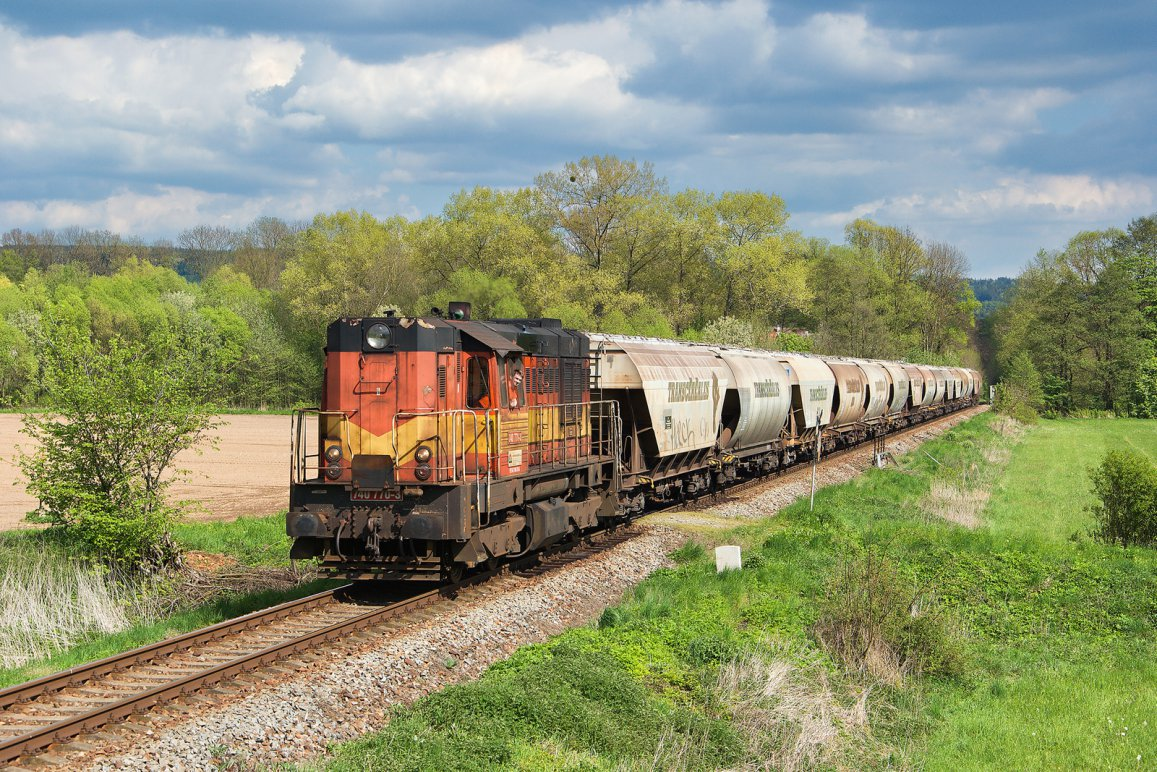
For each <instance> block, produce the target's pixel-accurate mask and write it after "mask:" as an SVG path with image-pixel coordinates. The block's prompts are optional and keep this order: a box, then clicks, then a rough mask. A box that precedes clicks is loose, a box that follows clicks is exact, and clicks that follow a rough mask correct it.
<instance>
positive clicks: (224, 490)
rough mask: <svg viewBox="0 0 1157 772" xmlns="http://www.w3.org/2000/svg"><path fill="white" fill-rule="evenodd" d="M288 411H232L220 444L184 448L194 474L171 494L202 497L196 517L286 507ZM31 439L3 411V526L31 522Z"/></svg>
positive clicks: (186, 465) (181, 460)
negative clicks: (20, 460) (22, 464)
mask: <svg viewBox="0 0 1157 772" xmlns="http://www.w3.org/2000/svg"><path fill="white" fill-rule="evenodd" d="M289 419H290V417H289V416H288V415H229V416H225V417H224V421H225V423H224V424H223V425H222V426H221V427H220V428H218V429H217V431H216V433H215V434H216V437H217V439H218V443H217V448H216V449H213V448H211V447H210V446H209V444H208V443H207V442H206V443H202V445H201V449H200V451H198V450H192V451H186V452H184V453H182V454H181V455H180V456H178V458H177V464H176V465H177V467H179V468H182V469H187V470H189V475H188V476H187V477H185V478H184V479H183V480H179V481H177V482H176V483H175V484H174V485H173V487H172V488H170V489H169V490H170V493H171V494H172V497H173V498H174V499H175V500H178V501H181V500H192V501H194V502H197V503H196V504H194V505H193V507H192V508H191V509H190V511H189V516H188V518H189V519H190V520H229V519H232V518H235V517H239V516H241V515H258V514H269V513H270V512H276V511H278V510H282V509H285V507H286V506H287V504H288V496H289ZM30 445H31V441H30V440H29V439H28V438H27V437H26V436H24V435H23V434H21V433H20V416H19V415H17V414H3V415H0V491H2V494H0V530H8V529H11V528H21V527H29V525H30V524H29V523H26V522H23V518H24V515H25V514H26V513H27V512H29V511H30V510H32V509H35V508H36V499H34V498H33V497H31V496H29V495H28V494H27V493H26V492H25V490H24V476H23V475H22V474H21V473H20V469H19V467H18V466H17V465H16V448H17V446H22V447H25V448H26V449H28V448H29V447H30Z"/></svg>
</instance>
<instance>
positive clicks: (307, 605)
mask: <svg viewBox="0 0 1157 772" xmlns="http://www.w3.org/2000/svg"><path fill="white" fill-rule="evenodd" d="M616 530H617V529H615V528H613V527H612V528H606V529H603V530H601V531H599V532H597V533H595V534H593V535H592V536H593V538H596V539H598V538H602V537H606V536H607V535H610V538H608V539H606V540H605V542H601V543H592V541H591V539H589V538H584V539H583V540H581V541H578V542H575V543H571V544H563V545H557V546H555V547H553V548H551V549H550V550H548V551H546V552H545V553H539V554H536V555H533V556H528V557H525V558H521V559H518V560H514V561H510V562H508V563H506V564H503V565H502V566H500V567H498V568H496V569H493V570H490V571H483V572H479V573H477V574H474V575H472V576H469V577H466V578H465V579H463V580H462V581H461V582H458V583H455V584H450V585H442V586H439V587H437V588H435V589H432V590H429V591H427V592H423V593H419V594H417V595H413V596H411V597H409V598H405V599H403V600H400V601H396V602H393V603H389V604H387V605H384V606H377V607H372V608H369V610H367V611H365V612H363V613H360V614H356V615H354V616H351V617H350V618H348V619H343V620H341V621H338V622H335V623H333V624H328V625H324V626H320V627H318V628H317V629H315V630H311V631H309V632H306V633H304V634H302V635H300V636H294V637H293V638H291V639H289V640H285V641H282V642H279V643H275V644H272V645H270V646H267V647H265V648H262V649H260V650H259V651H254V652H250V653H246V654H242V655H240V656H237V657H235V658H233V659H230V660H228V661H224V662H218V663H216V664H209V663H207V664H206V667H205V668H204V669H203V670H200V671H198V672H195V673H189V674H185V675H178V676H177V677H175V678H173V679H172V680H169V681H165V682H163V683H160V684H157V685H155V686H153V687H152V688H142V689H140V690H137V691H134V692H132V693H126V694H125V695H124V697H123V698H120V699H115V700H114V699H110V700H109V701H108V703H107V704H105V705H99V706H97V707H94V708H93V709H92V710H88V711H85V712H82V713H78V714H75V715H71V716H68V717H65V718H61V719H60V720H52V719H54V718H56V717H54V716H51V715H49V716H43V718H44V719H45V722H44V725H43V726H37V727H35V728H33V729H30V730H29V731H26V732H24V733H22V734H18V735H16V736H11V737H3V738H0V765H3V764H6V763H12V762H15V761H17V760H18V759H20V757H22V756H29V755H34V754H36V753H39V752H43V751H44V750H46V749H48V748H49V747H50V746H52V745H53V744H56V743H62V742H65V741H67V740H70V739H72V738H75V737H77V736H78V735H82V734H84V733H85V732H91V731H94V730H96V729H99V728H100V727H102V726H104V725H106V724H109V723H111V722H114V721H118V720H122V719H125V718H128V717H129V716H130V715H132V714H134V713H139V712H141V711H143V710H146V709H147V708H150V707H152V706H155V705H160V704H163V703H165V702H167V701H170V700H172V699H175V698H177V697H180V696H182V695H185V694H191V693H194V692H196V691H198V690H200V689H202V688H204V687H207V686H212V685H213V684H216V683H219V682H220V681H222V680H225V679H229V678H232V677H234V676H237V675H238V674H241V673H244V672H249V671H253V670H256V669H257V668H260V667H262V666H264V665H269V664H271V663H273V662H276V661H278V660H281V659H285V658H286V657H288V656H290V655H293V654H296V653H299V652H305V651H310V650H313V649H315V648H316V647H317V646H319V645H320V644H322V643H324V642H326V641H331V640H335V639H338V638H341V637H343V636H346V635H349V634H350V633H353V632H356V631H358V630H361V629H363V628H366V627H370V626H372V625H376V624H379V623H382V622H385V621H386V620H389V619H392V618H396V617H399V616H402V615H404V614H407V613H409V612H412V611H414V610H415V609H418V608H421V607H423V606H427V605H430V604H432V603H435V602H437V601H439V600H441V599H443V598H446V597H451V596H453V595H454V594H455V593H457V592H458V591H460V590H462V589H464V588H466V587H468V586H471V585H475V584H480V583H482V582H485V581H487V580H489V579H491V578H493V577H495V576H497V575H499V574H502V573H506V572H518V573H522V574H524V575H526V574H529V575H534V574H537V573H541V572H543V571H547V570H552V569H554V568H556V567H558V566H559V565H563V564H566V563H569V562H572V561H574V560H579V559H582V558H584V557H587V556H588V555H590V554H593V553H595V552H601V551H603V550H606V549H610V548H611V547H613V546H615V545H617V544H619V543H621V542H622V541H625V540H626V539H627V538H631V537H632V536H634V534H633V533H628V534H626V535H623V534H621V533H619V534H615V531H616ZM544 561H545V563H544ZM349 588H350V585H346V586H345V587H339V588H337V589H334V590H329V591H326V592H322V593H318V594H316V595H311V596H308V597H306V598H301V599H299V600H295V601H290V602H289V603H285V604H282V605H280V606H274V607H272V608H269V609H264V610H262V611H257V612H254V613H252V614H248V615H246V616H244V617H239V618H237V619H233V620H229V621H226V622H221V623H218V624H216V625H212V626H211V627H206V628H204V629H201V630H197V631H194V632H191V633H186V634H184V635H181V636H177V637H175V638H170V639H168V640H164V641H160V642H158V643H155V644H150V645H148V646H142V647H140V648H138V649H134V650H132V651H128V652H125V653H123V654H118V655H115V656H112V657H107V658H105V659H102V660H99V661H96V662H91V663H88V664H86V665H82V666H79V667H76V668H71V669H69V670H65V671H62V672H60V673H55V674H53V675H49V676H45V677H43V678H39V679H36V680H35V681H29V682H28V683H24V684H18V685H16V686H12V687H9V688H7V689H4V690H0V711H4V712H7V711H8V710H9V709H10V708H13V707H18V706H20V705H21V704H23V703H27V702H29V701H31V700H34V699H36V698H39V697H45V696H47V697H49V698H51V696H52V695H53V694H56V693H58V692H60V691H61V690H64V689H67V688H71V687H79V686H85V687H88V688H100V686H101V684H100V679H101V678H102V677H105V676H109V675H112V674H116V673H120V672H122V671H124V670H125V669H126V668H129V667H131V666H134V665H141V664H148V663H151V662H154V661H157V660H160V659H161V658H163V657H165V656H168V655H170V654H176V653H181V652H189V651H191V650H193V649H194V648H195V647H197V646H199V645H203V644H206V643H211V642H214V641H221V640H224V639H227V638H229V637H230V636H234V635H237V634H240V633H244V632H246V631H249V630H252V629H254V628H256V627H258V626H260V625H263V624H268V623H270V622H276V621H278V620H281V619H286V618H289V617H293V616H295V615H297V614H300V613H302V612H304V611H309V610H314V609H318V608H321V607H324V606H325V605H328V604H332V603H335V602H336V601H337V598H335V595H336V594H338V593H341V592H342V591H344V590H348V589H349ZM113 691H114V690H112V689H109V693H110V694H111V693H112V692H113ZM47 709H48V710H51V709H52V708H51V707H48V708H47ZM58 712H59V711H58ZM2 716H3V713H0V717H2ZM22 718H23V719H29V720H30V721H34V720H35V719H36V718H40V717H37V716H31V717H30V716H23V717H22ZM10 726H11V725H10ZM2 729H3V725H2V724H0V730H2Z"/></svg>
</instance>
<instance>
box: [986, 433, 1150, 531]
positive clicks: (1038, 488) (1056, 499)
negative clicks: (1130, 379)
mask: <svg viewBox="0 0 1157 772" xmlns="http://www.w3.org/2000/svg"><path fill="white" fill-rule="evenodd" d="M1123 448H1128V449H1130V450H1134V451H1136V452H1139V453H1141V454H1143V455H1145V456H1147V457H1148V458H1149V459H1150V460H1151V461H1153V462H1154V463H1157V421H1146V420H1142V419H1138V418H1118V419H1060V420H1051V421H1042V422H1041V423H1040V424H1038V425H1036V426H1034V427H1032V428H1031V430H1030V431H1029V432H1028V434H1027V435H1026V437H1025V438H1024V441H1023V442H1022V444H1021V445H1020V446H1019V447H1018V448H1017V450H1016V453H1015V455H1014V456H1013V458H1012V461H1011V463H1010V464H1009V466H1008V470H1007V472H1006V474H1005V475H1004V478H1003V479H1002V480H1001V481H1000V484H999V485H998V486H997V487H996V489H995V490H994V492H993V497H992V500H991V501H990V502H989V506H988V509H987V511H986V512H985V519H986V520H987V522H988V523H989V527H990V528H991V529H992V531H993V533H996V534H999V535H1001V536H1009V537H1015V538H1024V537H1028V538H1040V539H1044V540H1049V541H1060V540H1064V539H1068V538H1070V537H1071V536H1072V535H1073V534H1079V535H1082V536H1083V535H1085V534H1086V533H1087V532H1088V530H1089V527H1090V526H1091V524H1092V520H1091V519H1090V517H1089V515H1088V514H1087V512H1086V511H1085V509H1086V507H1088V506H1089V505H1091V504H1093V503H1094V501H1095V499H1094V497H1093V494H1092V492H1091V491H1092V488H1091V486H1090V484H1089V475H1088V470H1089V468H1090V467H1093V466H1096V465H1097V464H1099V463H1100V461H1101V458H1102V457H1104V455H1105V453H1106V452H1107V451H1109V450H1114V449H1123Z"/></svg>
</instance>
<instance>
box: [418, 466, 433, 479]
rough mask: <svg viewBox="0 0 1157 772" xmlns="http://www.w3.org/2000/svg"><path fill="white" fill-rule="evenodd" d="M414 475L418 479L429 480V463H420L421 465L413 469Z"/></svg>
mask: <svg viewBox="0 0 1157 772" xmlns="http://www.w3.org/2000/svg"><path fill="white" fill-rule="evenodd" d="M414 476H415V477H417V478H418V479H419V480H429V479H430V465H429V464H422V465H421V466H419V467H417V468H416V469H414Z"/></svg>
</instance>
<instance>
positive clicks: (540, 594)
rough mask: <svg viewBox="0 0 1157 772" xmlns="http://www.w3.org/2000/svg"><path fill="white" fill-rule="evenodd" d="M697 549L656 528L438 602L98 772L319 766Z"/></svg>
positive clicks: (144, 739) (176, 724) (176, 725)
mask: <svg viewBox="0 0 1157 772" xmlns="http://www.w3.org/2000/svg"><path fill="white" fill-rule="evenodd" d="M685 540H686V536H685V535H684V534H680V533H679V532H677V531H674V530H671V529H668V528H661V527H652V528H646V529H645V530H643V532H642V533H641V534H640V535H638V536H636V537H635V538H633V539H631V540H629V541H626V542H624V543H622V544H619V545H617V546H615V547H613V548H612V549H610V550H608V551H606V552H602V553H599V554H596V555H593V556H590V557H588V558H586V559H584V560H582V561H580V562H577V563H572V564H569V565H566V566H563V567H561V568H558V569H556V570H553V571H550V572H548V573H545V574H542V575H540V576H535V577H532V578H519V577H513V576H512V577H505V578H503V579H501V580H499V581H498V582H496V583H492V584H490V585H487V587H486V588H485V589H484V590H483V591H482V592H480V593H479V594H478V596H477V597H470V598H466V597H462V598H459V599H458V600H456V601H453V602H447V603H441V604H438V605H437V606H436V607H434V609H433V612H432V616H431V618H430V619H428V620H427V621H424V622H420V623H418V624H415V625H413V626H410V627H408V628H406V630H405V632H395V633H386V634H383V636H382V638H381V640H380V642H379V643H377V644H371V645H370V646H369V647H363V649H362V650H361V651H358V652H353V653H348V654H347V653H346V652H345V651H344V648H345V647H343V646H341V645H336V646H334V647H333V649H334V658H333V660H332V661H331V662H329V663H328V664H325V665H321V664H317V665H312V666H310V667H308V668H306V669H304V670H301V671H298V672H296V673H292V674H290V675H289V677H288V678H284V679H282V681H281V682H280V683H276V684H272V685H267V684H261V685H260V690H259V691H257V692H255V693H253V694H250V695H244V696H242V697H240V698H238V699H237V700H236V701H234V702H232V703H230V704H228V705H226V706H224V707H221V708H209V707H207V706H206V707H205V708H203V709H194V710H195V714H191V715H190V716H189V717H187V718H184V719H183V720H179V719H178V718H176V717H174V718H172V719H168V720H165V719H162V720H160V721H158V722H154V723H155V724H156V725H155V726H152V727H151V728H147V729H144V731H134V733H133V734H134V735H135V737H136V738H137V739H135V740H132V741H130V742H131V745H128V744H126V745H125V746H121V747H117V748H116V749H115V751H114V750H113V749H111V748H110V749H109V750H108V752H107V755H105V756H103V757H95V758H94V757H92V756H90V757H89V759H88V764H89V768H90V769H102V770H103V769H142V770H146V769H147V770H157V769H172V770H176V769H214V768H219V766H220V765H221V764H222V763H240V764H242V765H258V764H271V763H277V762H286V761H302V760H305V759H309V758H311V757H314V756H316V755H318V754H320V753H322V752H324V750H325V747H326V745H327V744H328V743H331V742H334V741H341V740H349V739H353V738H355V737H357V736H359V735H361V734H364V733H366V732H369V731H372V730H374V729H376V728H379V727H381V726H382V725H383V724H384V723H385V721H386V718H387V714H388V712H389V709H390V707H391V706H393V705H396V704H399V703H409V702H412V701H413V700H416V699H417V698H419V697H421V696H423V695H425V694H428V693H430V692H433V691H437V690H438V689H441V688H442V687H444V686H447V685H449V684H452V683H456V682H459V681H464V680H468V679H472V678H475V677H477V676H478V675H479V674H480V673H482V672H483V671H484V670H485V669H486V668H487V667H488V666H490V665H492V664H493V663H495V662H497V661H499V660H502V659H505V658H506V657H508V656H509V655H510V654H511V653H512V652H513V651H514V650H515V649H517V648H519V647H520V646H524V645H526V644H530V643H537V642H541V641H545V640H546V639H548V638H549V637H550V636H552V635H555V634H557V633H560V632H562V631H563V630H565V629H567V628H570V627H574V626H576V625H580V624H583V623H586V622H588V621H590V620H592V619H594V618H596V617H597V616H598V615H599V614H600V613H601V612H602V610H603V609H604V608H606V607H607V606H609V605H612V604H614V603H616V602H617V601H618V600H619V598H620V597H621V596H622V594H623V592H624V591H626V590H627V589H629V588H631V587H633V586H634V585H636V584H638V583H639V582H640V581H642V580H643V579H644V578H646V577H647V576H648V575H649V574H650V573H652V572H653V571H655V570H656V569H658V568H661V567H663V566H665V565H667V564H668V559H667V554H668V553H669V552H670V551H671V550H673V549H675V548H677V547H679V546H680V545H681V544H683V542H684V541H685ZM166 724H168V725H166ZM136 726H138V727H139V726H142V725H141V724H137V725H136ZM120 731H121V732H125V731H126V730H123V729H122V730H120ZM117 745H118V746H120V743H117ZM112 753H115V754H116V755H115V756H114V755H112ZM70 762H71V760H70ZM70 766H72V764H71V763H70Z"/></svg>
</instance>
